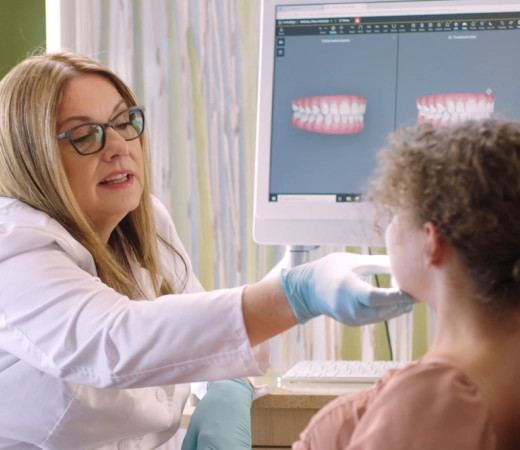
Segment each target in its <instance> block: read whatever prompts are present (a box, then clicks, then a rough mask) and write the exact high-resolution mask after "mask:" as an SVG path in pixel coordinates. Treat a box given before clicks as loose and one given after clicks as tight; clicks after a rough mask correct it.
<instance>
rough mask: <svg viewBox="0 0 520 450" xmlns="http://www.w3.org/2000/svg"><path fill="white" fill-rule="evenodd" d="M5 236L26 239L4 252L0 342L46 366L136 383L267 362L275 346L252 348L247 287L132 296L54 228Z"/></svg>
mask: <svg viewBox="0 0 520 450" xmlns="http://www.w3.org/2000/svg"><path fill="white" fill-rule="evenodd" d="M51 228H52V227H51ZM0 234H1V239H0V242H2V243H8V242H15V241H16V242H24V245H22V246H17V247H16V248H17V251H10V252H9V251H6V252H2V255H3V257H1V256H0V348H1V349H2V350H4V351H6V352H8V353H11V354H12V355H15V356H16V357H18V358H20V359H21V360H23V361H25V362H27V363H29V364H31V365H32V366H34V367H36V368H38V369H39V370H41V371H42V372H45V373H48V374H50V375H52V376H55V377H59V378H62V379H64V380H67V381H70V382H74V383H78V384H85V385H89V386H92V387H98V388H104V387H117V388H132V387H145V386H151V385H166V384H174V383H183V382H192V381H207V380H217V379H229V378H235V377H244V376H255V375H259V374H262V373H263V372H264V371H265V370H266V369H267V365H268V360H267V359H268V356H267V353H266V352H263V353H262V352H261V355H258V354H257V351H258V350H256V349H255V350H252V349H251V347H250V346H249V341H248V338H247V335H246V331H245V326H244V323H243V317H242V307H241V298H242V292H243V288H242V287H239V288H233V289H223V290H218V291H212V292H200V293H185V294H177V295H168V296H163V297H160V298H158V299H156V300H154V301H132V300H129V299H128V298H127V297H125V296H123V295H121V294H119V293H117V292H115V291H114V290H113V289H111V288H110V287H108V286H106V285H105V284H103V283H102V282H101V281H100V280H99V279H98V278H96V277H95V276H93V275H92V273H90V272H89V270H88V266H89V264H88V263H85V264H83V263H81V264H80V263H78V261H76V260H75V254H74V252H71V251H65V250H64V247H63V245H62V244H60V239H58V238H56V239H53V238H51V236H52V229H49V227H47V228H45V227H43V228H31V227H4V228H2V229H1V230H0ZM6 247H8V245H6ZM6 247H5V248H6ZM192 282H194V281H193V280H192Z"/></svg>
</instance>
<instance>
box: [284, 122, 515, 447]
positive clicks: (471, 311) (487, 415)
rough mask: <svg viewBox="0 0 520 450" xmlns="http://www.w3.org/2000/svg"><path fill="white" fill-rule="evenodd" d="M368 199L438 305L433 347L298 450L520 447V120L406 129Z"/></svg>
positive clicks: (397, 269)
mask: <svg viewBox="0 0 520 450" xmlns="http://www.w3.org/2000/svg"><path fill="white" fill-rule="evenodd" d="M371 198H372V199H373V200H374V201H375V203H376V205H378V206H379V207H380V210H381V212H383V213H388V214H390V216H389V218H391V222H390V225H389V226H388V228H387V231H386V244H387V249H388V253H389V255H390V261H391V268H392V272H393V275H394V277H395V279H396V281H397V282H398V284H399V285H400V287H401V289H402V290H403V291H405V292H407V293H409V294H410V295H412V296H413V297H415V298H416V299H417V300H418V301H420V302H424V303H427V304H428V305H430V306H431V307H432V308H433V309H434V310H435V311H436V313H437V325H436V330H437V331H436V336H435V339H434V341H433V343H432V346H431V349H430V350H429V351H428V352H427V353H426V354H425V355H424V356H423V357H422V358H421V359H420V360H419V361H415V362H413V363H411V364H410V365H409V366H407V367H406V368H404V369H401V370H393V371H390V372H388V373H387V374H386V375H385V376H384V377H383V378H382V379H381V380H380V381H379V382H378V383H377V384H376V385H375V386H374V387H373V388H371V389H368V390H366V391H362V392H361V393H359V394H353V395H347V396H343V397H339V398H338V399H336V400H335V401H333V402H331V403H330V404H329V405H327V406H326V407H324V408H323V409H322V410H321V411H319V412H318V413H317V414H316V415H315V416H314V417H313V419H312V420H311V422H310V423H309V425H308V426H307V428H306V429H305V430H304V431H303V432H302V434H301V436H300V440H299V441H298V442H296V443H295V444H294V445H293V449H294V450H303V449H326V450H332V449H348V450H353V449H376V450H377V449H399V450H403V449H414V450H415V449H421V450H430V449H432V450H433V449H435V450H438V449H442V450H446V449H457V450H461V449H471V450H480V449H519V448H520V388H519V381H518V380H519V379H520V123H516V122H512V121H504V120H486V121H474V122H466V123H463V124H461V125H457V126H452V127H447V128H438V129H434V128H432V127H431V126H420V127H419V128H416V129H413V130H412V129H402V130H400V131H398V132H396V133H395V134H394V135H393V136H391V137H390V139H389V144H388V147H387V148H385V149H383V150H382V151H381V152H380V159H379V170H378V173H377V177H376V179H375V181H374V184H373V189H372V192H371Z"/></svg>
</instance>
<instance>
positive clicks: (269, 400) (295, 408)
mask: <svg viewBox="0 0 520 450" xmlns="http://www.w3.org/2000/svg"><path fill="white" fill-rule="evenodd" d="M253 381H254V383H255V384H256V385H261V384H268V385H269V387H270V393H269V394H267V395H265V396H263V397H260V398H259V399H257V400H255V401H254V402H253V406H252V408H251V424H252V434H253V448H255V449H259V450H260V449H269V450H277V449H287V448H290V447H291V444H292V443H293V442H294V441H295V440H297V439H298V436H299V434H300V432H301V431H302V430H303V429H304V428H305V426H306V425H307V423H308V422H309V420H310V418H311V417H312V416H313V415H314V414H315V413H316V412H317V411H318V410H319V409H320V408H321V407H323V406H324V405H326V404H327V403H328V402H330V401H331V400H333V399H334V398H336V397H337V396H338V395H343V394H349V393H353V392H357V391H359V390H362V389H366V388H367V387H370V386H371V385H370V384H339V383H324V384H315V383H285V382H282V380H281V379H280V378H279V377H257V378H254V379H253Z"/></svg>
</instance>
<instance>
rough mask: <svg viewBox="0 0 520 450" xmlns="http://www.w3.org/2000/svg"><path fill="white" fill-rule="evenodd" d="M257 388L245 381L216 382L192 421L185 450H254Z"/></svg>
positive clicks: (210, 386) (197, 408)
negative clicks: (252, 404)
mask: <svg viewBox="0 0 520 450" xmlns="http://www.w3.org/2000/svg"><path fill="white" fill-rule="evenodd" d="M252 402H253V388H252V386H251V385H250V384H249V383H248V382H247V381H246V380H244V379H242V378H237V379H234V380H225V381H213V382H211V383H210V385H209V389H208V392H207V393H206V395H205V396H204V397H202V400H201V401H200V402H199V404H198V405H197V407H196V408H195V411H194V413H193V415H192V417H191V420H190V424H189V426H188V430H187V432H186V437H185V438H184V440H183V442H182V450H238V449H250V448H251V447H252V439H251V403H252Z"/></svg>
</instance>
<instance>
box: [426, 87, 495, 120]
mask: <svg viewBox="0 0 520 450" xmlns="http://www.w3.org/2000/svg"><path fill="white" fill-rule="evenodd" d="M494 108H495V96H494V95H491V94H441V95H430V96H426V97H419V98H418V99H417V109H418V113H417V123H431V124H432V125H433V126H435V127H442V126H448V125H454V124H456V123H459V122H463V121H465V120H478V119H487V118H489V117H490V116H491V114H493V110H494Z"/></svg>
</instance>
